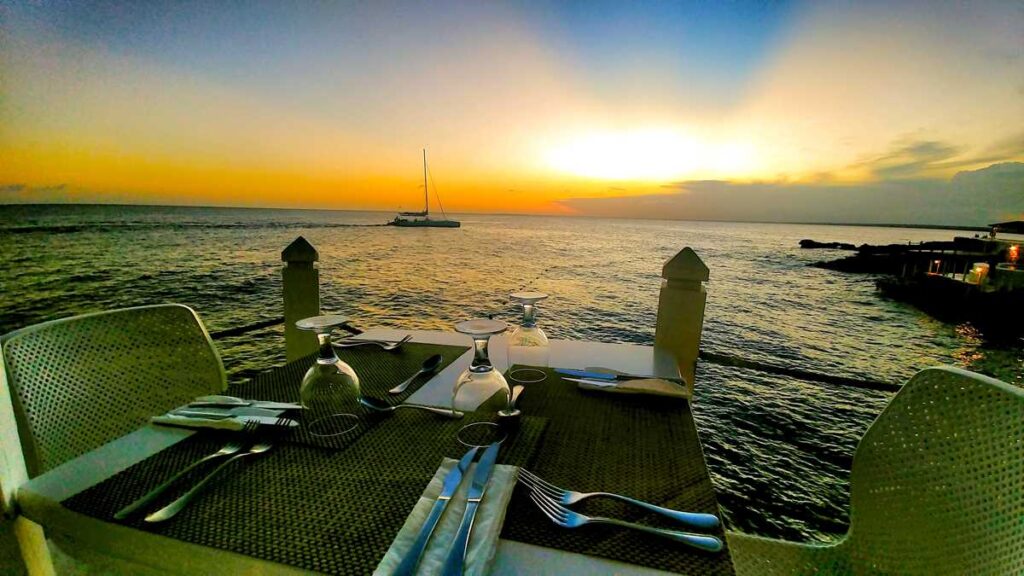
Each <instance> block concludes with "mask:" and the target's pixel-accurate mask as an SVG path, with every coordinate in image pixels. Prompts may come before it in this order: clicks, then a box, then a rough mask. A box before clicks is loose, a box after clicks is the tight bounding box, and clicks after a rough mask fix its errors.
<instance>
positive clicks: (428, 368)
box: [388, 354, 444, 394]
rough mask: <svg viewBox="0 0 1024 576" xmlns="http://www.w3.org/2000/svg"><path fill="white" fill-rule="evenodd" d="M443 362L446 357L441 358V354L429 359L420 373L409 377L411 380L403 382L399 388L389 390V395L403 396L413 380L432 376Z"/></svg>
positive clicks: (424, 362) (425, 361)
mask: <svg viewBox="0 0 1024 576" xmlns="http://www.w3.org/2000/svg"><path fill="white" fill-rule="evenodd" d="M442 362H444V356H441V355H440V354H434V355H433V356H431V357H430V358H427V359H426V360H424V361H423V366H422V367H421V368H420V369H419V372H416V373H415V374H413V375H412V376H409V379H408V380H406V381H405V382H402V383H401V384H399V385H398V386H395V387H394V388H392V389H391V390H388V394H401V393H402V392H405V389H406V388H408V387H409V384H412V381H413V380H415V379H417V378H419V377H420V374H430V373H432V372H434V371H436V370H437V368H438V366H440V365H441V363H442Z"/></svg>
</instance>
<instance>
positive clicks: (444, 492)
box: [394, 446, 479, 576]
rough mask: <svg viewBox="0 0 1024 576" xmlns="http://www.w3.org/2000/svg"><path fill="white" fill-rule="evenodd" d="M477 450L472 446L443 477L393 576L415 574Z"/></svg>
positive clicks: (476, 447) (477, 448)
mask: <svg viewBox="0 0 1024 576" xmlns="http://www.w3.org/2000/svg"><path fill="white" fill-rule="evenodd" d="M477 450H479V446H474V447H473V448H472V449H471V450H470V451H469V452H466V455H465V456H463V457H462V459H461V460H459V465H458V466H456V467H455V468H452V469H451V470H449V471H448V474H446V475H445V477H444V484H443V486H442V488H441V494H440V495H439V496H438V497H437V500H435V501H434V507H433V508H431V509H430V514H429V515H428V516H427V519H426V521H425V522H423V526H422V527H421V528H420V533H419V535H417V536H416V541H415V542H413V545H412V548H410V549H409V551H408V552H406V553H405V557H404V558H402V563H401V564H399V565H398V568H396V569H395V572H394V576H412V574H415V572H416V566H418V565H419V563H420V557H422V556H423V551H424V550H426V549H427V542H429V541H430V535H431V534H433V533H434V528H436V527H437V522H438V520H440V519H441V514H443V513H444V509H445V508H447V507H448V502H449V501H450V500H451V499H452V496H453V495H454V494H455V491H456V490H458V489H459V484H460V483H461V482H462V476H463V475H464V474H465V473H466V470H467V469H469V464H470V462H472V461H473V458H475V457H476V452H477Z"/></svg>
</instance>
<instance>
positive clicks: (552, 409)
mask: <svg viewBox="0 0 1024 576" xmlns="http://www.w3.org/2000/svg"><path fill="white" fill-rule="evenodd" d="M544 370H545V372H546V373H547V378H546V379H545V380H544V381H543V382H538V383H535V384H525V386H526V390H524V392H523V394H522V396H521V398H520V400H519V407H520V408H521V409H522V411H523V413H524V414H529V415H531V416H542V417H545V418H547V419H548V426H547V430H546V431H545V433H544V441H543V443H542V444H541V449H539V450H537V451H536V453H535V454H534V456H533V457H532V458H531V460H530V462H529V464H528V465H527V466H526V468H527V469H529V470H531V471H532V472H534V473H536V474H537V475H539V476H540V477H542V478H544V479H545V480H548V481H549V482H551V483H553V484H555V485H557V486H560V487H563V488H568V489H572V490H576V491H579V492H598V491H605V492H614V493H618V494H623V495H626V496H632V497H635V498H639V499H641V500H646V501H648V502H652V503H655V504H659V505H661V506H666V507H668V508H674V509H677V510H686V511H692V512H708V513H712V514H718V504H717V500H716V499H715V492H714V488H713V487H712V485H711V479H710V477H709V475H708V471H707V467H706V465H705V462H704V455H703V453H702V451H701V446H700V441H699V439H698V438H697V429H696V427H695V425H694V422H693V416H692V414H691V413H690V406H689V404H688V403H687V402H686V401H685V400H676V399H671V398H664V397H651V396H632V395H625V394H609V393H602V392H591V391H581V390H579V389H577V387H576V383H574V382H567V381H565V380H562V379H561V377H560V376H559V375H558V374H556V373H555V372H554V371H552V370H551V369H544ZM573 508H574V509H575V510H577V511H579V512H582V513H584V514H587V515H589V516H606V517H612V518H620V519H623V520H628V521H631V522H639V523H643V524H649V525H652V526H660V527H664V528H670V529H675V530H678V529H680V528H681V525H679V524H678V523H674V522H672V521H671V520H667V519H665V518H663V517H661V516H658V515H656V514H652V513H648V512H645V511H644V510H642V509H640V508H637V507H635V506H630V505H628V504H625V503H622V502H618V501H616V500H610V499H607V498H594V499H589V500H585V501H584V502H581V503H579V504H577V505H574V506H573ZM714 534H715V535H717V536H718V537H719V538H721V539H722V540H723V542H724V541H725V536H724V533H723V532H722V530H721V529H719V530H717V531H715V532H714ZM501 535H502V537H503V538H508V539H511V540H518V541H520V542H526V543H529V544H536V545H539V546H546V547H549V548H557V549H560V550H568V551H571V552H579V553H581V554H590V555H594V556H602V557H604V558H610V559H613V560H620V561H623V562H628V563H630V564H639V565H642V566H648V567H651V568H657V569H661V570H667V571H671V572H679V573H683V574H722V575H729V574H733V569H732V563H731V561H730V559H729V553H728V550H723V551H722V552H719V553H716V554H708V553H704V552H700V551H696V550H694V549H693V548H689V547H687V546H685V545H683V544H679V543H676V542H672V541H670V540H667V539H661V538H657V537H652V536H650V535H645V534H642V533H639V532H636V531H632V530H626V529H622V528H617V527H610V526H584V527H581V528H576V529H573V530H569V529H565V528H560V527H557V526H555V525H554V524H552V523H551V521H550V520H548V519H547V517H545V516H544V515H543V514H541V513H540V512H539V511H538V510H537V509H536V507H535V506H534V505H533V503H532V502H531V501H530V499H529V497H528V496H527V491H526V490H525V489H523V487H522V486H519V487H517V488H516V491H515V493H514V495H513V499H512V502H511V504H510V505H509V511H508V516H507V517H506V519H505V525H504V527H503V529H502V533H501Z"/></svg>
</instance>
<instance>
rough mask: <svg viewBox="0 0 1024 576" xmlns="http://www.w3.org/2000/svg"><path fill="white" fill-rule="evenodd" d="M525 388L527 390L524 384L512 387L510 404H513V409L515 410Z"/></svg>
mask: <svg viewBox="0 0 1024 576" xmlns="http://www.w3.org/2000/svg"><path fill="white" fill-rule="evenodd" d="M523 390H526V386H523V385H522V384H516V385H515V386H513V387H512V400H510V401H509V406H511V407H512V409H513V410H515V408H516V403H517V402H519V395H520V394H522V393H523Z"/></svg>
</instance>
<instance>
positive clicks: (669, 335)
mask: <svg viewBox="0 0 1024 576" xmlns="http://www.w3.org/2000/svg"><path fill="white" fill-rule="evenodd" d="M708 276H709V272H708V267H707V266H706V265H704V262H702V261H701V259H700V257H699V256H697V253H696V252H694V251H693V250H692V249H690V248H683V249H682V250H680V251H679V253H678V254H676V255H675V256H673V257H672V258H671V259H669V261H668V262H665V266H663V267H662V269H661V277H662V278H664V280H663V281H662V283H661V295H660V296H659V297H658V323H657V327H656V328H655V332H654V347H655V348H660V349H662V350H665V351H667V352H668V353H669V354H671V355H672V356H673V357H674V358H675V360H676V364H677V365H678V366H679V375H680V376H681V377H682V378H683V380H685V381H686V387H687V391H688V392H689V393H690V395H691V397H692V396H693V380H694V374H695V373H696V370H697V356H698V354H699V353H700V333H701V330H702V329H703V327H704V304H705V302H706V301H707V291H706V290H705V288H704V283H705V282H707V280H708Z"/></svg>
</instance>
